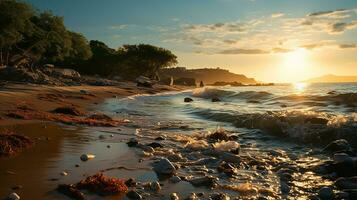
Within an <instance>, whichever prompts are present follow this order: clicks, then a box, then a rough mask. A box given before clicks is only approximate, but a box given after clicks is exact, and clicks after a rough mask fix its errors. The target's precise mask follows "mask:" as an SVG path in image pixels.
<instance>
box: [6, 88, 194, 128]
mask: <svg viewBox="0 0 357 200" xmlns="http://www.w3.org/2000/svg"><path fill="white" fill-rule="evenodd" d="M185 89H188V87H181V86H165V85H155V86H154V87H153V88H147V87H137V86H136V84H135V83H133V82H123V83H122V85H120V86H88V85H82V86H47V85H36V84H19V83H9V84H5V85H3V86H2V87H1V88H0V99H1V101H0V127H1V126H8V125H16V124H23V123H31V122H35V121H37V120H23V119H13V118H11V117H8V116H7V114H8V113H9V112H11V111H16V110H18V107H19V106H28V107H30V108H31V109H32V110H33V111H40V112H50V111H52V110H54V109H56V108H57V107H61V106H72V107H75V108H78V109H79V110H81V111H83V112H85V113H89V112H95V110H94V107H95V106H96V105H98V104H100V103H101V102H103V101H104V100H105V99H109V98H123V97H127V96H131V95H139V94H157V93H161V92H170V91H182V90H185Z"/></svg>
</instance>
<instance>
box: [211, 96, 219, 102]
mask: <svg viewBox="0 0 357 200" xmlns="http://www.w3.org/2000/svg"><path fill="white" fill-rule="evenodd" d="M220 101H221V99H219V98H218V97H213V98H212V102H220Z"/></svg>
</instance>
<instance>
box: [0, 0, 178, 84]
mask: <svg viewBox="0 0 357 200" xmlns="http://www.w3.org/2000/svg"><path fill="white" fill-rule="evenodd" d="M0 27H1V29H0V65H22V66H29V65H31V66H32V64H36V65H41V64H45V63H51V64H55V65H56V66H61V65H62V66H63V65H64V66H66V67H74V68H75V69H77V70H80V71H81V73H87V74H98V75H103V76H114V75H119V76H121V77H123V78H125V79H133V78H136V77H137V76H140V75H145V76H148V77H150V78H157V77H158V71H159V70H160V69H162V68H166V67H170V66H173V65H175V64H176V63H177V58H176V56H175V55H174V54H173V53H172V52H171V51H169V50H167V49H164V48H160V47H156V46H152V45H148V44H139V45H124V46H122V47H120V48H119V49H118V50H115V49H112V48H110V47H108V46H107V45H106V44H104V43H103V42H100V41H95V40H93V41H90V43H88V41H87V40H86V38H85V37H84V36H83V35H81V34H79V33H75V32H72V31H69V30H67V28H66V27H65V25H64V22H63V18H62V17H59V16H56V15H53V14H52V13H51V12H42V13H37V12H35V11H34V10H33V9H32V7H31V6H30V5H28V4H27V3H24V2H21V1H16V0H0Z"/></svg>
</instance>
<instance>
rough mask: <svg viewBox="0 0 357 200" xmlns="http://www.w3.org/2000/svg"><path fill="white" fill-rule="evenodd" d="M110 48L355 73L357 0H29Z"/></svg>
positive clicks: (286, 77)
mask: <svg viewBox="0 0 357 200" xmlns="http://www.w3.org/2000/svg"><path fill="white" fill-rule="evenodd" d="M26 2H28V3H30V4H32V5H33V6H34V7H36V8H37V9H38V10H39V11H43V10H50V11H52V12H53V13H54V14H56V15H60V16H63V17H64V22H65V24H66V26H67V27H68V28H69V29H71V30H73V31H76V32H80V33H82V34H83V35H85V36H86V37H87V38H88V39H89V40H100V41H103V42H105V43H106V44H107V45H108V46H110V47H112V48H118V47H119V46H121V45H123V44H139V43H147V44H152V45H156V46H160V47H164V48H167V49H170V50H171V51H172V52H173V53H175V54H176V55H177V56H178V61H179V64H178V66H182V67H187V68H202V67H213V68H216V67H220V68H224V69H228V70H230V71H232V72H234V73H238V74H245V75H246V76H248V77H253V78H255V79H256V80H259V81H264V82H299V81H302V80H306V79H309V78H312V77H316V76H321V75H325V74H335V75H349V76H351V75H356V76H357V0H26Z"/></svg>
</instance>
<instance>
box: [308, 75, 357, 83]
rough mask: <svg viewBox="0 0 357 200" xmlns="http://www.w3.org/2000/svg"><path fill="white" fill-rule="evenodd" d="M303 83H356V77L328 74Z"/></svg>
mask: <svg viewBox="0 0 357 200" xmlns="http://www.w3.org/2000/svg"><path fill="white" fill-rule="evenodd" d="M305 82H309V83H348V82H357V76H336V75H332V74H328V75H325V76H320V77H317V78H312V79H309V80H306V81H305Z"/></svg>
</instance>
